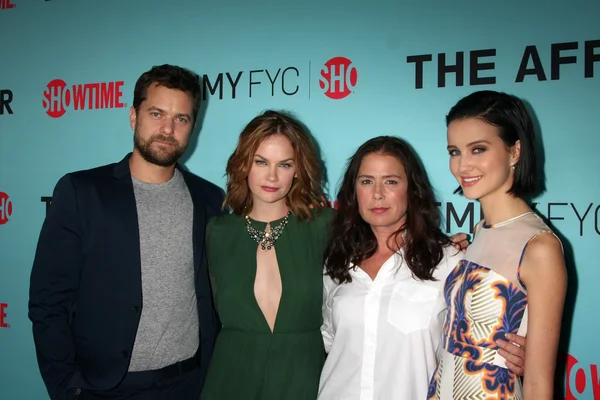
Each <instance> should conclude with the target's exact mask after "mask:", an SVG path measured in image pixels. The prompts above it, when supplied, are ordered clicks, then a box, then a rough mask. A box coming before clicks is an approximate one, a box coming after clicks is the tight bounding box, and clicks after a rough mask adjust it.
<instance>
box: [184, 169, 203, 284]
mask: <svg viewBox="0 0 600 400" xmlns="http://www.w3.org/2000/svg"><path fill="white" fill-rule="evenodd" d="M177 167H178V168H179V170H180V171H181V173H182V174H183V178H184V180H185V183H186V185H187V187H188V190H189V192H190V196H191V198H192V203H194V222H193V223H194V228H193V239H192V240H193V242H194V243H193V246H194V273H195V277H196V278H198V270H199V269H200V266H201V264H202V259H203V257H204V234H205V231H206V206H205V204H204V200H202V193H199V191H198V190H197V186H196V185H194V183H193V182H192V178H191V177H190V175H189V173H188V172H187V171H185V170H183V169H182V168H180V166H179V165H178V166H177Z"/></svg>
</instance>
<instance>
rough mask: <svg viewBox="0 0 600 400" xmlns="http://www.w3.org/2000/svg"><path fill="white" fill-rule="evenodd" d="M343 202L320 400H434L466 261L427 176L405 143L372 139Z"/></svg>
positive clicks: (330, 277) (328, 287) (352, 166)
mask: <svg viewBox="0 0 600 400" xmlns="http://www.w3.org/2000/svg"><path fill="white" fill-rule="evenodd" d="M337 200H338V202H339V210H338V213H337V215H336V217H335V219H334V221H333V233H332V240H331V242H330V244H329V248H328V252H327V254H328V256H327V259H326V262H325V269H326V276H325V279H324V303H323V320H324V322H323V327H322V333H323V338H324V342H325V349H326V351H327V352H328V356H327V359H326V362H325V366H324V368H323V371H322V374H321V380H320V387H319V397H318V399H319V400H355V399H356V400H397V399H399V400H419V399H425V398H426V397H427V389H428V385H429V381H430V378H431V375H432V373H433V371H434V370H435V367H436V363H437V361H436V351H437V349H438V344H439V342H440V338H441V334H442V327H443V316H444V310H445V308H446V305H445V301H444V296H443V293H442V290H443V284H444V280H445V279H446V276H447V275H448V273H449V272H450V271H451V270H452V269H453V268H454V267H455V265H456V264H457V263H458V261H459V260H460V259H461V258H462V253H461V252H460V251H458V250H456V249H455V248H454V247H453V246H452V243H451V241H450V240H449V239H448V237H447V236H446V235H444V234H443V232H442V231H441V230H440V229H439V225H440V216H439V210H438V207H437V206H436V204H435V196H434V193H433V189H432V187H431V185H430V183H429V180H428V178H427V175H426V172H425V169H424V168H423V166H422V164H421V162H420V160H419V158H418V156H417V154H416V153H415V152H414V150H413V149H412V148H411V147H410V145H409V144H408V143H407V142H405V141H404V140H402V139H399V138H395V137H389V136H382V137H378V138H374V139H371V140H369V141H367V142H366V143H365V144H363V145H362V146H361V147H360V148H359V149H358V150H357V152H356V153H355V154H354V156H352V157H351V158H350V160H349V163H348V167H347V170H346V173H345V175H344V179H343V182H342V185H341V188H340V190H339V192H338V198H337ZM508 339H510V340H512V341H514V342H516V343H519V344H521V345H522V346H524V344H525V339H524V338H520V337H508ZM501 346H502V347H503V348H505V349H506V350H508V352H509V353H506V352H505V353H504V356H505V358H507V360H508V361H509V362H508V363H507V365H509V366H510V367H511V370H513V371H514V372H515V373H517V374H522V372H523V369H522V365H523V357H524V351H523V349H522V348H520V347H519V346H518V345H513V344H507V343H503V344H501ZM510 361H512V363H511V362H510Z"/></svg>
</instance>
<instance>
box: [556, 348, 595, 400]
mask: <svg viewBox="0 0 600 400" xmlns="http://www.w3.org/2000/svg"><path fill="white" fill-rule="evenodd" d="M578 364H579V361H578V360H577V359H576V358H575V357H573V356H572V355H570V354H567V373H566V385H565V386H566V394H565V399H564V400H580V399H584V398H585V399H593V400H600V381H599V380H598V366H597V365H595V364H591V365H589V366H586V365H578ZM573 383H574V385H573ZM584 394H585V395H586V396H585V397H581V396H582V395H584ZM590 394H592V397H589V395H590Z"/></svg>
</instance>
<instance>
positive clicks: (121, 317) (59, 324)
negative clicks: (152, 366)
mask: <svg viewBox="0 0 600 400" xmlns="http://www.w3.org/2000/svg"><path fill="white" fill-rule="evenodd" d="M130 156H131V153H130V154H128V155H127V156H126V157H125V158H124V159H123V160H122V161H121V162H119V163H116V164H110V165H106V166H102V167H99V168H94V169H90V170H86V171H78V172H73V173H69V174H67V175H65V176H63V177H62V178H61V179H60V180H59V182H58V183H57V185H56V187H55V189H54V194H53V197H52V204H51V205H50V208H49V210H48V214H47V216H46V219H45V221H44V223H43V226H42V230H41V233H40V237H39V241H38V245H37V250H36V254H35V260H34V263H33V268H32V271H31V282H30V292H29V318H30V320H31V321H32V323H33V337H34V341H35V346H36V353H37V359H38V364H39V367H40V372H41V375H42V378H43V380H44V383H45V384H46V387H47V389H48V393H49V394H50V397H51V399H52V400H55V399H61V400H62V399H68V398H70V397H71V396H70V393H72V390H71V389H73V388H81V389H84V390H85V389H89V390H109V389H111V388H113V387H115V386H116V385H117V384H118V383H119V382H120V381H121V379H122V378H123V377H124V375H125V374H126V373H127V369H128V366H129V361H130V357H131V351H132V348H133V344H134V341H135V336H136V332H137V327H138V323H139V320H140V314H141V310H142V308H143V306H144V304H143V301H142V283H141V265H140V241H139V229H138V220H137V209H136V202H135V197H134V192H133V184H132V181H131V172H130V170H129V157H130ZM177 168H178V169H179V170H180V171H181V173H182V174H183V177H184V179H185V183H186V184H187V187H188V190H189V192H190V195H191V198H192V201H193V204H194V227H193V237H194V268H195V279H196V295H197V298H198V314H199V324H200V346H199V350H198V354H197V357H198V361H199V365H200V368H201V370H202V381H201V382H199V385H202V384H203V380H204V377H205V376H206V370H207V368H208V363H209V360H210V358H211V355H212V351H213V346H214V342H215V336H216V334H217V332H218V329H219V322H218V318H217V316H216V313H215V309H214V306H213V298H212V292H211V287H210V280H209V275H208V266H207V261H206V250H205V238H204V235H205V230H206V229H205V228H206V224H207V223H208V220H209V219H210V218H211V217H213V216H215V215H218V214H220V213H221V204H222V202H223V191H222V190H221V189H220V188H219V187H217V186H216V185H213V184H212V183H210V182H208V181H206V180H204V179H202V178H200V177H198V176H196V175H193V174H191V173H189V172H187V171H185V170H183V169H182V168H181V166H180V165H177Z"/></svg>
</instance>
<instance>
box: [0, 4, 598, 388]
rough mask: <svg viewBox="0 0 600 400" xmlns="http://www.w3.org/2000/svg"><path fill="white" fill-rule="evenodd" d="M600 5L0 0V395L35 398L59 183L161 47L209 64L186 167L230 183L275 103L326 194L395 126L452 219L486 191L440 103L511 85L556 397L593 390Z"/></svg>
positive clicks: (469, 212)
mask: <svg viewBox="0 0 600 400" xmlns="http://www.w3.org/2000/svg"><path fill="white" fill-rule="evenodd" d="M599 17H600V2H598V1H590V0H573V1H570V2H566V1H565V2H546V1H542V0H531V1H522V0H519V1H515V0H509V1H503V2H482V1H474V0H456V1H453V2H448V1H441V0H434V1H428V2H416V1H404V2H400V1H389V0H370V1H367V0H362V1H354V0H350V1H348V0H319V1H316V0H304V1H295V2H288V1H283V0H279V1H272V0H256V1H250V2H249V1H244V0H220V1H216V0H210V1H202V2H199V1H195V0H169V1H166V0H105V1H97V0H51V1H43V0H0V38H1V42H0V398H2V399H10V400H12V399H47V394H46V392H45V388H44V386H43V383H42V381H41V378H40V375H39V372H38V367H37V364H36V359H35V351H34V346H33V339H32V334H31V323H30V321H29V320H28V318H27V301H28V288H29V274H30V271H31V265H32V261H33V256H34V250H35V246H36V242H37V238H38V234H39V230H40V227H41V224H42V222H43V220H44V216H45V213H46V210H47V207H48V206H49V204H50V202H51V200H52V199H51V195H52V189H53V187H54V185H55V184H56V182H57V180H58V179H59V178H60V177H61V176H62V175H63V174H65V173H67V172H69V171H73V170H78V169H87V168H91V167H95V166H98V165H102V164H107V163H111V162H115V161H118V160H120V159H121V158H122V157H123V156H124V155H125V153H127V152H128V151H130V150H131V148H132V132H131V130H130V129H129V122H128V112H129V107H130V106H131V104H132V101H133V88H134V84H135V81H136V79H137V78H138V77H139V76H140V74H141V73H143V72H144V71H146V70H148V69H149V68H150V67H152V66H153V65H159V64H163V63H169V64H176V65H181V66H184V67H187V68H190V69H192V70H194V71H195V72H197V73H199V74H200V75H201V76H202V77H203V86H204V93H203V95H204V99H205V102H204V106H203V108H202V116H201V124H202V126H201V130H200V133H199V135H197V136H195V139H194V141H193V142H192V144H191V148H190V150H189V151H188V153H187V154H186V156H185V159H184V163H185V165H186V166H187V167H188V168H189V169H190V170H191V171H193V172H195V173H197V174H199V175H201V176H203V177H205V178H207V179H209V180H210V181H212V182H214V183H216V184H218V185H220V186H221V187H224V182H225V181H224V172H225V163H226V160H227V158H228V156H229V154H230V153H231V151H232V150H233V149H234V147H235V144H236V140H237V136H238V134H239V133H240V131H241V129H242V128H243V126H244V125H245V124H246V123H247V122H248V121H249V120H250V119H251V118H252V117H254V116H255V115H256V114H258V113H260V112H261V111H263V110H265V109H268V108H275V109H285V110H290V111H293V112H294V113H295V114H296V115H297V116H298V117H299V118H300V119H301V120H302V121H304V122H305V123H306V124H307V125H308V127H309V128H310V129H311V131H312V133H313V134H314V136H315V137H316V139H317V140H318V143H319V146H320V148H321V150H322V152H323V157H324V159H325V162H326V165H327V174H328V178H329V186H330V187H329V190H330V193H331V197H332V198H333V197H334V194H335V192H336V189H337V186H338V183H339V181H340V178H341V172H342V169H343V166H344V163H345V160H346V159H347V157H349V156H350V155H351V154H352V153H353V152H354V151H355V150H356V148H357V147H358V146H359V145H360V144H361V143H363V142H364V141H365V140H367V139H369V138H371V137H373V136H378V135H382V134H389V135H398V136H402V137H404V138H406V139H408V140H409V141H410V143H411V144H412V145H413V146H414V147H415V148H416V149H417V151H418V152H419V154H420V155H421V157H422V159H423V161H424V163H425V165H426V167H427V170H428V173H429V175H430V177H431V180H432V182H433V184H434V185H435V188H436V190H437V193H438V195H439V199H440V207H441V210H442V212H443V213H444V215H445V221H444V222H445V229H446V230H447V231H448V232H451V233H456V232H460V231H463V232H470V231H472V229H473V226H474V224H475V223H476V222H477V221H478V220H479V219H480V218H481V210H480V208H479V205H478V204H476V203H473V202H469V201H467V200H466V199H464V198H462V197H460V196H459V195H453V194H452V192H453V190H454V188H455V187H456V182H455V180H454V178H453V177H452V175H451V174H450V172H449V169H448V154H447V152H446V150H445V147H446V133H445V125H444V116H445V114H446V113H447V112H448V110H449V108H450V107H451V106H452V105H453V104H454V103H455V102H456V101H457V100H458V99H459V98H460V97H462V96H464V95H466V94H468V93H470V92H472V91H476V90H481V89H493V90H500V91H506V92H509V93H512V94H515V95H518V96H520V97H522V98H524V99H525V100H526V101H527V102H528V104H529V105H530V106H531V109H532V112H533V114H534V116H535V120H536V124H537V126H538V128H539V130H540V131H541V133H542V136H541V138H542V140H541V141H542V145H543V151H541V152H540V156H541V157H542V158H543V162H544V167H545V168H544V172H545V176H544V184H545V189H546V190H545V192H544V193H543V194H542V195H541V196H540V197H538V198H536V199H535V205H536V209H537V210H538V211H539V212H540V213H541V214H542V215H544V216H545V217H546V218H547V219H548V220H549V221H550V223H551V224H552V226H553V227H554V228H555V229H556V231H557V232H558V233H559V234H560V236H561V237H562V238H563V241H564V244H565V250H566V256H567V261H568V264H569V280H570V281H569V295H568V296H569V298H568V301H567V308H566V316H565V321H564V328H563V334H562V340H561V342H562V344H561V350H560V351H561V360H560V362H559V372H558V379H557V382H558V386H559V388H558V389H557V398H560V399H600V383H599V374H598V367H597V365H598V364H600V347H599V346H598V345H597V340H598V334H599V333H600V314H599V313H598V305H599V304H600V301H599V300H600V296H599V295H598V293H599V292H600V290H599V286H600V268H598V257H599V256H598V253H597V251H598V249H599V248H600V179H599V173H600V128H599V127H600V22H599V21H600V20H599ZM106 312H110V310H106ZM115 323H116V324H117V323H118V322H116V321H115ZM411 400H412V399H411Z"/></svg>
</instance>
